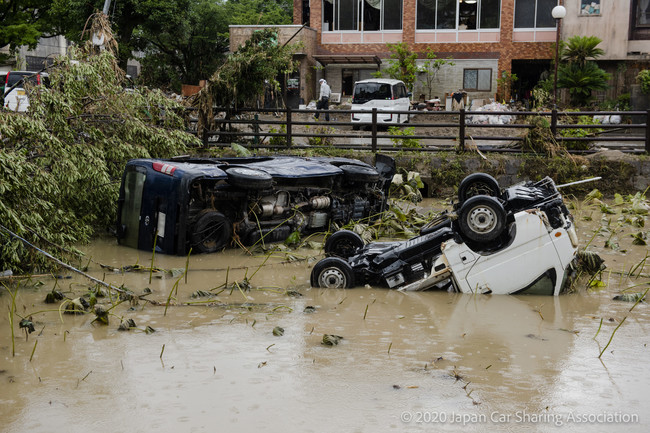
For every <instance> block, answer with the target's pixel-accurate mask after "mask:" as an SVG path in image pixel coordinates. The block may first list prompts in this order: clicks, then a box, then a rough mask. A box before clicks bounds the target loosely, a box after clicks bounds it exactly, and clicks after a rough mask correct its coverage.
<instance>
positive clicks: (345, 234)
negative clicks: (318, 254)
mask: <svg viewBox="0 0 650 433" xmlns="http://www.w3.org/2000/svg"><path fill="white" fill-rule="evenodd" d="M363 246H364V242H363V239H361V236H359V235H358V234H356V233H355V232H352V231H350V230H339V231H338V232H336V233H334V234H333V235H332V236H330V237H329V238H327V241H325V255H327V256H328V257H332V256H333V257H340V258H342V259H347V258H349V257H352V256H353V255H354V254H355V252H356V251H357V249H359V248H361V247H363Z"/></svg>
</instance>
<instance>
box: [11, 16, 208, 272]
mask: <svg viewBox="0 0 650 433" xmlns="http://www.w3.org/2000/svg"><path fill="white" fill-rule="evenodd" d="M108 31H110V29H108ZM105 34H107V33H105ZM96 51H97V50H96V48H91V47H90V46H88V47H87V48H86V49H84V50H75V51H72V52H71V53H69V56H67V57H60V58H58V59H57V60H56V62H55V63H54V65H53V66H52V67H51V68H49V70H48V72H49V74H50V80H51V88H49V89H47V90H44V89H43V90H41V89H37V88H31V89H29V88H27V90H28V92H29V94H30V100H29V102H30V106H29V110H28V111H27V112H26V113H14V112H9V111H2V112H0V140H1V141H0V224H1V225H2V227H4V228H6V229H8V230H10V231H12V232H13V233H16V234H18V235H19V236H21V237H23V238H25V239H27V240H28V241H29V242H31V243H32V244H34V245H37V246H39V247H41V248H45V249H47V250H49V251H50V252H52V253H54V254H55V255H57V256H59V257H62V256H64V255H65V253H64V251H70V250H71V246H72V245H74V244H76V243H79V242H84V241H87V240H89V239H90V237H91V236H92V235H93V233H95V232H96V230H97V229H104V230H105V228H106V227H108V226H110V225H111V224H112V223H113V221H114V220H115V208H116V200H117V194H118V188H119V184H120V178H121V173H122V170H123V168H124V165H125V163H126V161H127V160H129V159H131V158H137V157H168V156H172V155H175V154H179V153H182V152H184V151H185V150H186V147H187V146H188V145H192V144H193V143H196V139H195V138H194V137H193V136H191V135H189V134H187V133H186V132H184V130H185V128H184V122H183V119H182V117H181V116H180V115H179V114H180V111H179V110H181V109H182V107H181V106H180V105H179V104H178V103H176V102H174V101H172V100H170V99H169V98H167V97H165V96H164V95H163V94H162V93H161V92H159V91H150V90H147V89H134V90H132V89H128V90H127V89H125V88H124V87H123V85H124V77H125V76H124V73H123V71H122V70H120V69H119V68H118V67H117V61H116V57H115V55H114V54H113V53H112V52H111V51H110V50H103V51H102V52H100V53H96ZM93 52H95V53H94V54H93ZM0 228H1V227H0ZM55 246H58V247H61V248H58V249H57V248H56V247H55ZM49 266H50V264H49V263H46V262H45V259H44V258H42V256H39V255H38V254H36V253H35V252H34V251H33V250H32V249H30V248H27V247H26V246H25V245H24V244H23V243H21V242H20V241H18V240H17V239H16V238H14V237H13V236H11V235H9V234H8V233H7V231H6V230H2V229H0V271H2V270H7V269H12V270H13V271H14V272H38V271H42V270H44V269H47V268H49Z"/></svg>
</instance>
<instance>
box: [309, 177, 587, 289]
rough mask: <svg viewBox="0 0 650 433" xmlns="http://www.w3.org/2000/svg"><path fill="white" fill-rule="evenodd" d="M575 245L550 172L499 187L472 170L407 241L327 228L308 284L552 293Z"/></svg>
mask: <svg viewBox="0 0 650 433" xmlns="http://www.w3.org/2000/svg"><path fill="white" fill-rule="evenodd" d="M577 247H578V237H577V234H576V231H575V226H574V223H573V217H572V215H571V214H570V212H569V210H568V209H567V207H566V206H565V205H564V203H563V201H562V196H561V195H560V193H559V192H558V190H557V188H556V186H555V183H554V182H553V180H552V179H550V178H548V177H547V178H545V179H543V180H541V181H539V182H525V183H522V184H518V185H514V186H511V187H509V188H506V189H504V190H501V188H500V187H499V185H498V183H497V181H496V180H495V179H494V178H492V177H491V176H489V175H487V174H483V173H475V174H472V175H470V176H468V177H467V178H465V179H464V180H463V182H461V184H460V187H459V191H458V203H457V205H456V206H455V207H454V209H453V211H452V212H446V213H444V214H443V215H442V216H441V217H440V218H439V219H437V220H436V221H433V222H431V223H430V224H428V225H427V226H425V228H424V229H423V230H422V231H421V234H420V235H419V236H416V237H414V238H412V239H410V240H408V241H402V242H373V243H370V244H368V245H365V244H364V242H363V240H362V239H361V237H359V236H358V235H357V234H356V233H354V232H351V231H338V232H336V233H334V234H333V235H332V236H331V237H329V238H328V239H327V241H326V243H325V253H326V255H328V256H329V257H326V258H325V259H322V260H320V261H319V262H318V263H317V264H316V265H315V266H314V268H313V269H312V272H311V284H312V286H314V287H330V288H350V287H355V286H360V285H364V284H371V285H377V286H384V287H389V288H393V289H401V290H426V289H442V290H450V291H456V292H462V293H495V294H512V293H535V294H548V295H557V294H559V293H560V292H561V290H562V288H563V287H565V284H566V282H567V281H569V277H570V276H571V275H572V273H573V269H574V267H573V263H574V260H575V257H576V253H577Z"/></svg>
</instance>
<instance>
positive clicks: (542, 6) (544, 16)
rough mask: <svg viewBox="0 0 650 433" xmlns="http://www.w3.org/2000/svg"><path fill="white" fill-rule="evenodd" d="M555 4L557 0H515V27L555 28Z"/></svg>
mask: <svg viewBox="0 0 650 433" xmlns="http://www.w3.org/2000/svg"><path fill="white" fill-rule="evenodd" d="M555 6H557V0H515V28H516V29H522V28H524V29H533V28H555V19H554V18H553V15H551V11H552V10H553V8H554V7H555Z"/></svg>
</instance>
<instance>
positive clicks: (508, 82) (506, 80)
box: [497, 71, 519, 99]
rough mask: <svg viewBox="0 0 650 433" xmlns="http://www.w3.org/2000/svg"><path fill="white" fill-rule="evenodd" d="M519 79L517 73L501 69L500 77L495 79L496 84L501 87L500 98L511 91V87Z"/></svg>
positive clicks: (503, 97)
mask: <svg viewBox="0 0 650 433" xmlns="http://www.w3.org/2000/svg"><path fill="white" fill-rule="evenodd" d="M517 80H519V77H517V74H513V73H511V72H510V71H503V72H502V73H501V77H500V78H498V79H497V85H498V86H499V88H500V89H501V95H500V96H501V98H500V99H505V98H506V97H507V96H509V95H510V92H512V87H513V86H514V84H515V83H516V82H517Z"/></svg>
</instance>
